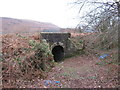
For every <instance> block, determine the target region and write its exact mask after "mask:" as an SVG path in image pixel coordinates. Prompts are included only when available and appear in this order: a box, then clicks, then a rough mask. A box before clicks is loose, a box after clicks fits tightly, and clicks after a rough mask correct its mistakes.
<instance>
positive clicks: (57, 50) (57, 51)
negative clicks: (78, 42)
mask: <svg viewBox="0 0 120 90" xmlns="http://www.w3.org/2000/svg"><path fill="white" fill-rule="evenodd" d="M52 54H53V57H54V60H55V62H59V61H61V60H63V58H64V48H63V46H61V45H55V46H54V47H53V48H52Z"/></svg>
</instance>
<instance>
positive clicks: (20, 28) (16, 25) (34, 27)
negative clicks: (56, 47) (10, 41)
mask: <svg viewBox="0 0 120 90" xmlns="http://www.w3.org/2000/svg"><path fill="white" fill-rule="evenodd" d="M0 22H2V26H1V25H0V28H2V33H3V34H6V33H28V32H29V33H30V32H38V31H59V30H60V27H58V26H56V25H54V24H51V23H47V22H38V21H32V20H22V19H14V18H7V17H0Z"/></svg>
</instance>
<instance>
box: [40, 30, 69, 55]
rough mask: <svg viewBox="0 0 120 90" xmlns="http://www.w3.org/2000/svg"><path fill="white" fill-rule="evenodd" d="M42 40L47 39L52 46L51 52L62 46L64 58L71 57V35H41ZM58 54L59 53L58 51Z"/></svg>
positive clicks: (45, 33) (44, 33)
mask: <svg viewBox="0 0 120 90" xmlns="http://www.w3.org/2000/svg"><path fill="white" fill-rule="evenodd" d="M41 36H42V39H46V41H47V42H48V43H49V44H50V49H51V51H52V50H53V48H55V47H56V46H60V47H62V48H63V50H64V52H63V53H64V56H67V55H69V53H70V52H71V43H70V40H69V38H70V37H71V34H70V33H53V32H52V33H50V32H49V33H47V32H43V33H41ZM56 52H57V51H56Z"/></svg>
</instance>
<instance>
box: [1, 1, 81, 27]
mask: <svg viewBox="0 0 120 90" xmlns="http://www.w3.org/2000/svg"><path fill="white" fill-rule="evenodd" d="M72 1H74V0H0V17H11V18H18V19H29V20H35V21H41V22H50V23H53V24H55V25H58V26H59V27H62V28H67V27H75V26H76V25H77V24H78V23H79V20H77V19H74V18H76V17H77V14H78V11H77V10H75V9H72V8H71V5H69V6H68V3H69V2H72Z"/></svg>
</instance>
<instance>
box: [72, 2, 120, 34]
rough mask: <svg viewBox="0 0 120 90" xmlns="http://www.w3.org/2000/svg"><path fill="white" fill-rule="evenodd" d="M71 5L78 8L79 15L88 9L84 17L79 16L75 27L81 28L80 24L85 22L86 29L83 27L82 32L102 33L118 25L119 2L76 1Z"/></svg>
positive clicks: (119, 15)
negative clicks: (89, 30)
mask: <svg viewBox="0 0 120 90" xmlns="http://www.w3.org/2000/svg"><path fill="white" fill-rule="evenodd" d="M73 4H74V5H75V6H80V7H79V11H78V12H79V14H81V13H82V12H83V11H85V9H86V7H88V8H89V9H87V13H86V14H85V15H84V16H80V23H79V24H78V26H77V27H82V26H83V25H82V24H81V22H83V21H84V22H86V23H87V24H86V27H85V25H84V27H85V28H84V30H86V29H88V28H89V29H92V30H94V31H97V32H103V31H105V30H108V29H110V28H112V27H113V25H115V23H118V19H119V17H120V1H115V0H114V1H110V0H109V1H106V0H104V1H101V0H84V1H83V0H76V1H75V2H74V3H73ZM90 6H91V7H92V8H90ZM81 25H82V26H81Z"/></svg>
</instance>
